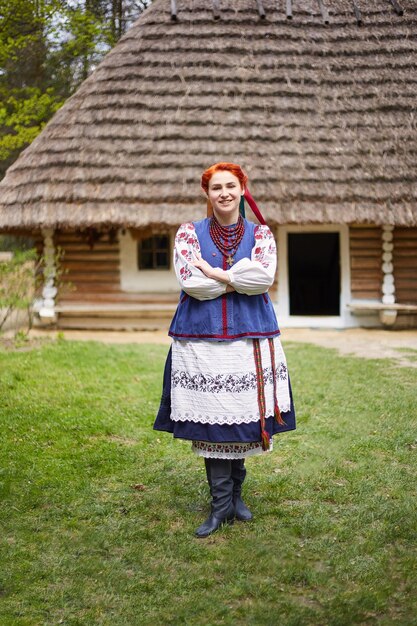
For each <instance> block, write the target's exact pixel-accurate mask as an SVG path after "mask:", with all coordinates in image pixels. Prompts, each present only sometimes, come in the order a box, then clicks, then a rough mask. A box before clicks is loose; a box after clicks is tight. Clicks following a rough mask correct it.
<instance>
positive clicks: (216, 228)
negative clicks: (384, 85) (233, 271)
mask: <svg viewBox="0 0 417 626" xmlns="http://www.w3.org/2000/svg"><path fill="white" fill-rule="evenodd" d="M244 234H245V222H244V221H243V218H242V216H241V215H239V219H238V221H237V223H236V224H235V225H234V226H231V227H227V226H222V225H221V224H219V222H218V221H217V219H216V218H215V217H214V216H213V217H212V218H211V220H210V236H211V238H212V240H213V243H214V245H215V246H216V248H218V249H219V250H220V252H221V253H222V254H223V256H225V257H227V258H226V263H227V264H228V265H229V267H231V266H232V265H233V263H234V262H235V260H234V258H233V256H234V254H236V250H237V249H238V247H239V244H240V242H241V241H242V239H243V235H244Z"/></svg>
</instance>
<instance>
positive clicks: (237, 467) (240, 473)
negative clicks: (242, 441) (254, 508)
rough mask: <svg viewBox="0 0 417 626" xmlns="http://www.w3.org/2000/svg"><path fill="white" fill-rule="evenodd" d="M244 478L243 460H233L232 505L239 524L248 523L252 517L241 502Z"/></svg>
mask: <svg viewBox="0 0 417 626" xmlns="http://www.w3.org/2000/svg"><path fill="white" fill-rule="evenodd" d="M245 476H246V468H245V459H233V461H232V480H233V504H234V507H235V515H236V519H237V520H239V521H241V522H249V521H250V520H251V519H252V518H253V515H252V513H251V512H250V511H249V509H248V507H247V506H246V504H245V503H244V502H243V500H242V485H243V481H244V480H245Z"/></svg>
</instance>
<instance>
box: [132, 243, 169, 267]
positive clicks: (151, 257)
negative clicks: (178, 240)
mask: <svg viewBox="0 0 417 626" xmlns="http://www.w3.org/2000/svg"><path fill="white" fill-rule="evenodd" d="M169 260H170V249H169V235H153V236H152V237H146V238H144V239H140V240H139V242H138V268H139V269H140V270H169V265H170V263H169Z"/></svg>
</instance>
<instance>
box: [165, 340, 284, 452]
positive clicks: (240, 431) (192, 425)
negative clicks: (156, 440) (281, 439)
mask: <svg viewBox="0 0 417 626" xmlns="http://www.w3.org/2000/svg"><path fill="white" fill-rule="evenodd" d="M171 355H172V349H170V350H169V353H168V356H167V360H166V363H165V370H164V379H163V387H162V398H161V403H160V406H159V411H158V414H157V417H156V420H155V423H154V426H153V427H154V429H155V430H160V431H165V432H168V433H172V434H173V436H174V437H177V438H179V439H189V440H191V441H209V442H211V443H224V442H241V443H249V442H255V441H261V426H260V422H250V423H249V424H231V425H230V424H222V425H218V424H202V423H199V422H192V421H174V420H172V419H171V368H172V356H171ZM288 384H289V391H290V398H291V407H290V410H289V411H286V412H285V413H281V416H282V419H283V420H284V422H285V424H284V425H280V424H278V423H277V421H276V420H275V418H274V417H273V416H272V415H271V416H268V417H267V418H266V430H267V432H268V434H269V435H270V436H271V437H272V436H273V435H276V434H277V433H282V432H286V431H287V430H294V429H295V410H294V402H293V396H292V390H291V383H290V380H288Z"/></svg>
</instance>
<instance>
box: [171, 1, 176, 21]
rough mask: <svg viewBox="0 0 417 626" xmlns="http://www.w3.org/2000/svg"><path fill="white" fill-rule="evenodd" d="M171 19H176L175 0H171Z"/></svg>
mask: <svg viewBox="0 0 417 626" xmlns="http://www.w3.org/2000/svg"><path fill="white" fill-rule="evenodd" d="M171 20H173V21H174V22H175V21H176V20H177V0H171Z"/></svg>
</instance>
